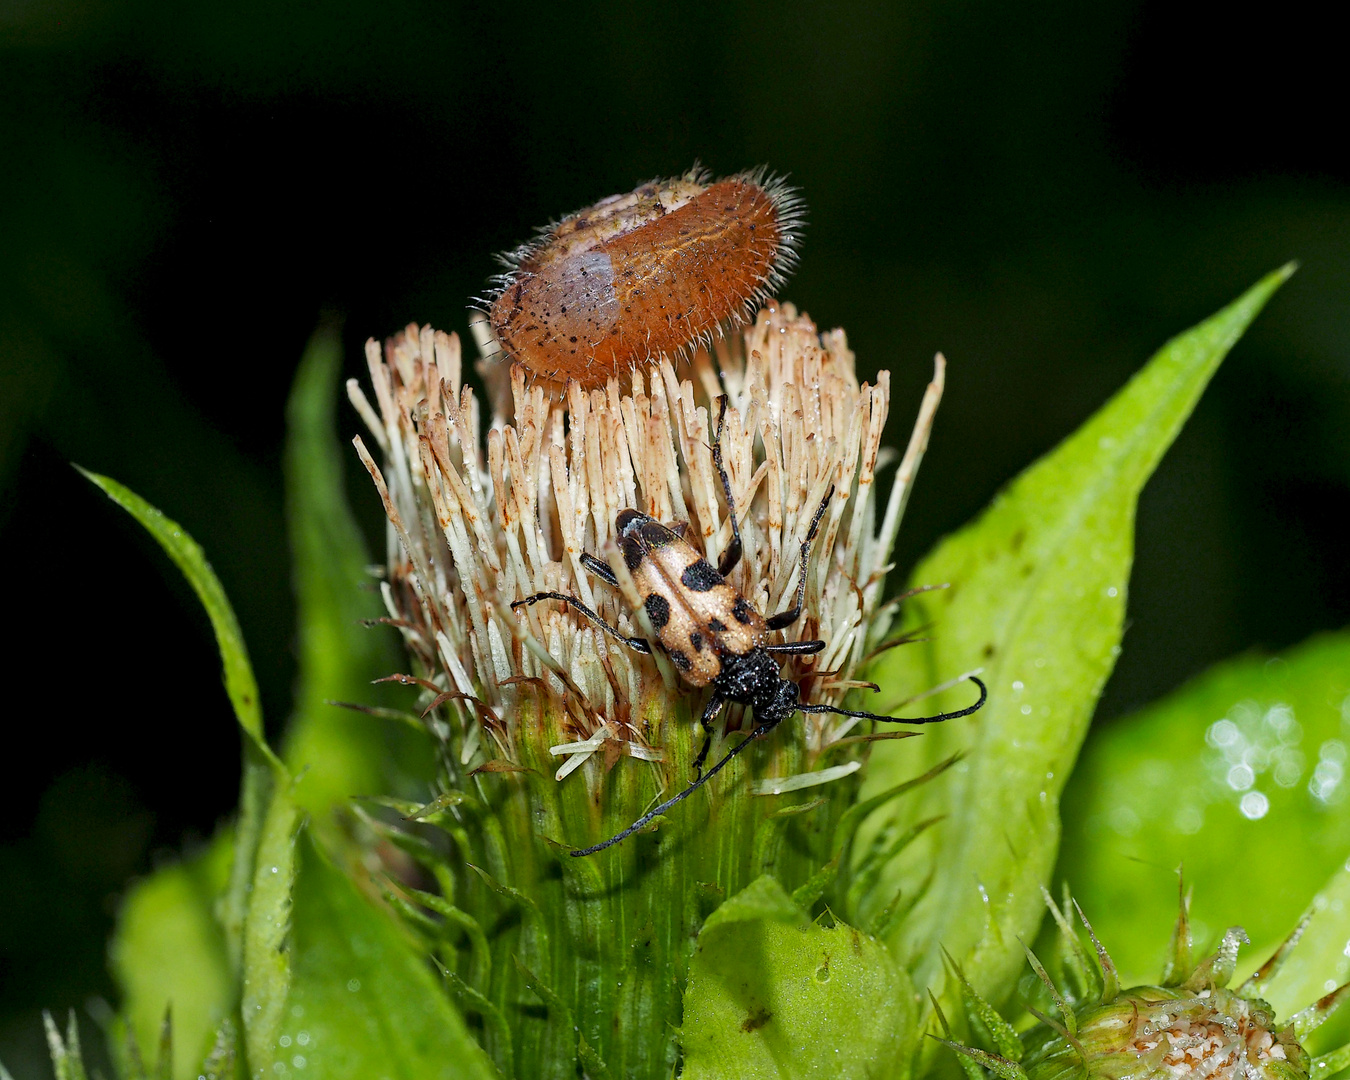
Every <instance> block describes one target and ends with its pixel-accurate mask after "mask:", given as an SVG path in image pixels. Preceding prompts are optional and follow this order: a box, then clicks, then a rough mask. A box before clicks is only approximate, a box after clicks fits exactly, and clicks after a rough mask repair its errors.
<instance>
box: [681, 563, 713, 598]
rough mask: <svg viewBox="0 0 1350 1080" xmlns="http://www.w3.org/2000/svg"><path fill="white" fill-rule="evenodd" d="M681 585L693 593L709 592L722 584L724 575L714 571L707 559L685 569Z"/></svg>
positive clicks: (691, 564)
mask: <svg viewBox="0 0 1350 1080" xmlns="http://www.w3.org/2000/svg"><path fill="white" fill-rule="evenodd" d="M680 584H682V585H683V586H684V587H685V588H686V589H689V590H691V591H693V592H707V591H708V590H709V589H711V588H712V587H713V586H714V585H721V584H722V575H721V574H719V573H718V572H717V571H716V570H714V569H713V566H712V563H710V562H709V561H708V560H707V559H699V560H698V561H697V562H691V563H690V564H689V565H688V566H686V567H685V568H684V573H683V574H681V575H680Z"/></svg>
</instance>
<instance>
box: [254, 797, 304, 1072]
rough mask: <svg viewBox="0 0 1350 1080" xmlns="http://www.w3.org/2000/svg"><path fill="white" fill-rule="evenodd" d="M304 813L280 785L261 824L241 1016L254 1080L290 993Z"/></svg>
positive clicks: (269, 1054) (270, 1050)
mask: <svg viewBox="0 0 1350 1080" xmlns="http://www.w3.org/2000/svg"><path fill="white" fill-rule="evenodd" d="M299 822H300V810H299V807H297V806H296V805H295V801H294V799H292V798H291V794H290V790H289V788H288V787H283V786H281V785H280V784H278V785H277V786H276V789H275V791H274V792H273V794H272V800H271V803H270V805H269V806H268V808H267V814H266V816H265V817H264V819H263V824H262V829H261V832H260V834H259V837H258V857H257V862H256V864H255V866H254V868H253V883H252V887H251V888H250V890H249V894H248V913H247V917H246V918H245V920H244V951H243V974H242V977H241V979H240V1002H239V1010H240V1015H241V1016H242V1018H243V1021H244V1049H245V1052H246V1054H247V1058H248V1063H249V1066H250V1068H251V1069H252V1071H253V1072H254V1074H255V1075H256V1074H257V1072H258V1070H260V1069H270V1068H271V1067H272V1066H273V1064H274V1063H275V1060H276V1059H275V1058H274V1057H273V1054H274V1052H275V1048H276V1040H277V1034H278V1032H279V1031H280V1029H281V1024H282V1020H283V1017H284V1015H285V1006H286V996H287V994H288V993H289V991H290V987H291V975H292V959H293V958H292V955H291V949H292V943H291V904H292V889H293V887H294V884H295V872H296V867H295V849H296V833H297V830H298V828H299Z"/></svg>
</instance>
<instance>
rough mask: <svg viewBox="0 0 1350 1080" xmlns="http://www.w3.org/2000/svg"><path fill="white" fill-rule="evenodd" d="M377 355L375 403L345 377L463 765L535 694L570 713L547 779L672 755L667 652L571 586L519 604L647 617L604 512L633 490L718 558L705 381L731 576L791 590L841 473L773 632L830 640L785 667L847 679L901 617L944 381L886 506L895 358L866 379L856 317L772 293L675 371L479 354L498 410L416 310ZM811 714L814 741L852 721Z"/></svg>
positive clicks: (782, 595) (810, 679)
mask: <svg viewBox="0 0 1350 1080" xmlns="http://www.w3.org/2000/svg"><path fill="white" fill-rule="evenodd" d="M478 326H479V327H482V326H483V324H481V323H480V324H478ZM367 358H368V361H369V364H370V374H371V382H372V385H373V388H374V392H375V405H374V406H372V405H371V403H370V402H369V401H368V399H367V398H366V397H365V395H364V394H363V392H362V390H361V389H360V387H359V385H357V384H356V383H355V382H354V381H353V383H352V384H350V385H349V392H350V394H351V397H352V400H353V402H354V403H355V405H356V407H357V408H358V410H360V412H361V413H362V415H363V417H364V418H365V420H366V422H367V424H368V426H369V428H370V431H371V434H372V436H373V438H374V439H375V441H376V443H377V444H378V447H379V449H380V451H381V452H382V453H383V456H384V465H383V467H381V466H380V465H377V464H376V462H375V460H374V459H373V457H372V456H371V454H370V453H369V452H368V450H367V449H366V447H365V446H364V444H363V443H362V442H361V440H359V439H358V440H357V447H358V451H359V453H360V454H361V456H362V460H363V462H364V463H365V465H366V468H367V469H368V470H369V471H370V473H371V475H372V477H373V478H374V480H375V483H376V485H377V487H378V488H379V491H380V496H381V498H382V499H383V500H384V506H385V510H386V513H387V514H388V517H389V522H390V533H391V535H390V544H389V552H390V558H389V567H388V579H387V581H386V582H385V584H384V593H385V599H386V604H387V605H388V608H389V615H390V618H391V619H392V620H393V621H394V623H395V624H396V625H397V626H399V628H400V629H401V630H402V633H403V636H404V639H405V641H406V643H407V645H408V647H409V649H410V651H411V653H412V655H413V656H414V658H415V660H416V663H417V666H418V668H419V671H418V676H419V677H421V678H423V679H425V680H426V681H427V682H428V683H430V684H433V685H434V686H435V688H436V690H435V697H436V700H437V704H438V705H441V704H448V705H449V706H450V711H451V715H452V717H453V719H452V720H451V721H450V722H448V723H446V722H444V721H440V722H437V721H433V723H434V724H436V725H437V726H436V728H435V730H436V731H437V733H438V734H439V735H440V736H441V737H442V738H443V740H444V741H445V742H446V744H447V746H449V747H452V748H453V751H454V756H455V758H456V759H457V761H458V764H459V766H461V767H472V766H475V765H477V766H482V765H483V764H484V763H487V762H503V763H519V762H520V755H521V752H522V750H521V745H520V740H521V737H522V731H521V720H522V718H523V717H525V716H527V715H530V716H533V715H536V713H535V710H534V708H533V705H534V704H537V703H538V701H539V697H540V696H541V695H542V697H543V698H544V699H545V702H546V704H547V705H548V706H550V708H548V709H546V710H545V711H546V712H547V713H549V715H550V718H551V720H552V721H553V722H556V726H557V731H556V739H557V741H556V743H555V744H554V748H553V754H554V755H555V756H557V757H559V758H560V759H561V760H560V762H559V767H558V768H557V770H556V778H557V779H558V780H564V779H565V778H566V777H567V776H568V774H570V773H571V772H573V771H574V770H576V769H577V768H578V767H580V766H581V765H582V764H583V763H584V762H585V761H587V760H589V759H591V758H592V757H593V756H595V755H599V756H600V758H601V759H602V760H603V761H604V762H605V763H606V764H607V765H608V766H613V765H614V764H615V762H616V761H617V760H618V758H620V757H629V758H635V759H638V760H640V761H648V762H662V761H667V760H668V756H667V755H666V753H665V748H664V746H663V726H664V725H663V718H664V717H665V716H667V715H668V714H669V712H670V710H671V706H672V705H673V703H675V702H676V701H679V700H680V699H682V698H684V697H687V696H688V695H687V691H686V688H684V687H682V686H681V684H680V682H679V679H678V676H677V673H676V672H674V671H673V670H672V669H671V668H670V667H669V665H668V664H665V663H664V662H663V659H662V657H661V656H660V653H659V651H658V653H657V654H656V655H655V656H648V655H643V654H641V653H638V652H635V651H633V650H632V649H630V648H627V647H625V646H623V645H622V644H621V643H619V642H616V641H615V640H614V639H613V638H612V637H608V636H607V635H606V634H605V633H604V632H603V631H602V630H601V629H600V628H599V627H597V626H596V625H595V623H594V622H592V621H591V620H589V619H587V618H585V617H584V616H582V615H580V614H578V613H577V612H576V611H574V610H572V609H570V608H568V607H567V606H565V605H561V604H555V605H544V604H540V605H538V606H535V607H531V608H529V609H522V610H520V611H517V612H513V611H512V610H511V607H510V605H511V603H512V602H514V601H518V600H521V599H523V598H524V597H526V596H528V595H532V594H535V593H540V592H560V593H565V594H569V595H573V596H576V597H577V598H579V599H580V600H581V601H583V602H584V603H585V604H586V605H587V606H588V607H589V608H590V609H591V610H592V611H594V612H595V613H596V614H597V615H598V616H599V617H600V618H601V619H603V620H604V621H605V622H607V623H608V624H610V625H611V626H613V627H615V628H617V629H618V630H619V631H620V632H621V633H623V634H624V635H629V636H636V637H643V638H646V639H648V640H655V637H654V635H653V633H652V628H651V627H650V625H649V624H646V620H645V616H644V615H643V613H642V604H641V598H640V597H638V596H637V595H636V593H635V592H634V590H633V587H632V582H631V577H630V575H628V574H627V573H626V572H625V568H624V567H623V566H622V561H621V560H617V561H616V560H615V558H614V557H615V555H616V549H615V546H614V540H615V525H614V522H615V517H616V516H617V515H618V513H619V511H621V510H623V509H624V508H628V507H631V508H635V509H637V510H640V511H641V512H643V513H645V514H648V515H651V516H652V517H655V518H657V519H659V520H661V521H665V522H682V523H687V526H688V528H687V532H686V534H685V535H686V538H687V539H688V540H689V541H690V542H691V543H692V544H693V545H694V546H695V547H696V548H697V549H698V550H699V551H700V552H702V553H703V554H704V555H705V556H706V557H707V558H708V559H709V560H710V561H711V562H713V563H714V564H716V562H717V560H718V556H719V554H720V552H721V551H722V550H723V549H724V548H725V546H726V545H727V543H728V541H729V540H730V537H731V529H730V523H729V522H728V521H727V519H726V514H725V507H724V505H723V504H722V501H721V500H720V496H721V486H720V482H719V479H718V476H717V473H716V470H715V467H714V463H713V454H712V443H713V441H714V424H715V409H714V407H713V405H712V403H713V402H714V401H715V400H716V399H717V398H718V397H720V396H721V395H723V394H726V395H727V396H728V397H729V399H730V407H729V409H728V412H727V424H726V428H725V431H724V432H723V435H722V453H723V458H724V461H725V465H726V469H727V473H728V475H729V479H730V484H731V489H732V492H733V494H734V496H735V505H736V508H737V512H738V515H739V517H740V527H741V534H742V537H743V540H744V550H745V555H744V557H743V558H742V560H741V562H740V564H739V566H738V567H737V568H736V569H735V571H734V572H733V573H732V576H731V577H730V579H729V580H730V582H731V584H732V585H733V586H734V587H735V588H736V589H737V590H739V592H740V593H741V595H743V596H744V597H745V598H746V599H747V601H749V603H750V604H751V605H752V606H754V607H755V608H757V609H758V610H759V611H761V612H770V611H776V610H779V609H780V608H782V607H784V606H790V598H791V596H792V594H793V592H794V591H795V589H796V587H797V575H798V573H799V566H798V557H797V556H798V552H799V550H800V547H801V543H802V541H803V540H804V539H805V538H806V534H807V531H808V529H809V527H810V522H811V518H812V515H813V513H814V511H815V510H816V508H817V506H818V505H819V504H820V503H821V501H822V498H823V497H824V495H825V493H826V491H827V490H828V489H829V488H830V487H831V486H833V488H834V491H835V495H834V497H833V498H832V499H831V500H830V503H829V506H828V509H827V511H826V515H825V517H824V519H823V521H822V522H821V526H820V531H819V535H818V538H817V540H816V542H815V545H814V547H815V556H814V558H813V560H812V565H811V566H810V567H809V569H808V581H807V589H806V608H805V613H804V615H803V617H802V618H801V619H800V620H799V621H798V622H797V623H795V624H794V625H793V626H791V627H788V628H787V629H786V630H785V631H783V633H784V635H785V639H786V640H797V639H809V638H815V637H819V638H822V639H824V640H825V641H826V642H827V648H826V649H825V651H823V652H822V653H820V654H819V655H817V656H815V657H807V658H801V659H800V660H799V661H797V662H795V666H794V668H793V669H792V670H791V672H790V673H789V674H790V676H791V677H793V678H794V679H800V680H801V688H802V694H803V700H811V701H817V702H819V701H826V702H830V703H838V702H839V701H840V700H841V699H842V697H843V695H844V694H845V693H847V692H848V691H849V690H850V689H852V688H853V687H854V686H856V685H857V684H856V683H855V682H854V681H853V679H852V675H853V672H854V670H855V669H856V668H857V666H858V665H859V663H860V661H861V660H862V658H863V657H864V655H865V654H866V652H867V650H868V649H869V648H870V647H871V645H873V644H875V643H876V641H877V640H878V638H879V637H880V636H881V634H883V633H884V630H885V628H886V625H887V622H888V619H887V618H886V616H885V613H882V617H881V618H878V617H877V616H878V609H879V607H880V606H881V605H880V600H881V598H882V589H883V585H884V582H885V577H886V572H887V570H888V568H889V566H888V561H889V553H890V549H891V546H892V543H893V540H894V537H895V533H896V529H897V528H898V526H899V521H900V516H901V513H902V511H903V509H904V504H905V500H906V496H907V494H908V491H909V486H910V484H911V482H912V480H913V476H914V471H915V469H916V468H917V465H918V462H919V458H920V456H921V455H922V452H923V448H924V444H925V443H926V438H927V430H928V425H929V424H930V423H931V420H932V414H933V410H934V408H935V407H936V404H937V398H938V395H939V394H940V390H941V385H942V362H941V359H940V358H939V361H938V367H937V374H936V376H935V380H934V383H933V386H932V387H931V388H930V394H929V399H928V400H927V401H926V403H925V408H924V411H923V415H922V416H921V419H920V424H919V427H918V428H917V429H916V431H915V434H914V438H913V439H912V440H911V444H910V452H909V454H908V455H907V456H906V459H905V461H904V462H903V464H902V467H901V469H900V470H899V472H898V474H897V476H896V478H895V480H894V482H893V483H892V485H891V488H890V492H889V496H888V497H887V500H886V502H885V506H884V509H880V508H879V505H878V498H877V495H876V492H875V490H874V489H875V486H876V483H877V473H878V468H879V466H881V465H883V464H884V463H885V457H884V452H883V449H882V446H881V438H882V433H883V429H884V427H885V422H886V416H887V411H888V407H889V397H890V380H889V376H888V373H886V372H882V373H881V374H880V376H879V378H878V380H877V384H876V385H875V386H869V385H867V384H866V383H863V384H861V385H860V384H859V382H858V379H857V375H856V372H855V365H854V357H853V353H852V352H851V351H850V350H849V348H848V345H847V343H846V341H845V338H844V334H843V332H842V331H834V332H832V333H829V334H825V335H823V336H822V335H819V334H818V333H817V331H816V328H815V326H814V325H813V324H812V323H811V322H810V320H809V319H807V318H806V317H805V316H802V315H799V314H798V313H797V312H796V311H794V310H793V309H792V307H791V306H787V305H784V306H782V307H779V306H770V307H768V308H765V309H764V310H762V311H761V313H760V315H759V318H758V319H757V321H756V322H755V323H754V325H753V326H752V327H751V328H750V329H749V330H748V331H747V332H746V333H745V335H744V338H743V340H741V341H738V342H737V343H735V345H734V346H733V345H730V344H727V343H724V342H722V343H719V348H718V349H717V352H716V354H715V355H710V354H709V353H708V352H706V351H699V352H698V353H697V354H696V355H695V357H694V360H693V363H692V365H691V373H690V374H691V377H689V378H685V379H683V380H681V379H679V378H677V376H676V372H675V370H674V368H673V367H672V366H671V364H670V362H669V361H666V362H662V363H661V364H660V365H659V366H656V365H653V366H651V367H649V368H647V369H645V370H638V371H636V372H634V374H633V375H632V378H631V385H629V386H624V387H621V386H620V382H619V380H618V379H617V378H611V379H610V380H609V382H608V385H607V386H606V387H605V388H604V389H603V390H591V391H585V390H582V389H581V388H579V387H578V386H576V385H575V384H571V385H569V387H568V390H567V392H566V394H565V395H564V396H563V397H562V398H561V399H555V398H554V397H552V396H551V395H550V394H549V393H548V392H547V391H546V389H545V388H543V387H541V386H538V385H530V384H529V383H528V382H527V379H526V373H525V371H524V370H523V369H522V368H520V367H519V366H516V367H512V368H510V369H505V368H502V367H500V366H483V367H482V368H481V370H482V372H483V375H484V378H485V381H486V382H487V383H488V385H489V387H490V390H491V399H492V400H491V402H490V405H489V406H488V408H486V409H485V408H484V406H483V405H482V404H481V403H480V401H479V398H478V395H477V394H475V393H474V391H473V389H472V388H471V387H469V386H467V385H465V383H464V380H463V361H462V356H461V348H460V342H459V339H458V338H457V337H456V336H455V335H453V334H451V335H447V334H443V333H439V332H436V331H432V330H431V329H430V328H422V329H418V328H417V327H409V328H408V329H407V330H406V331H405V332H404V333H402V334H400V335H398V336H397V337H395V338H394V339H393V340H392V341H390V342H389V343H388V344H387V345H386V347H385V348H384V349H383V350H381V349H379V348H378V347H377V346H376V345H375V344H374V343H373V342H372V343H371V344H370V345H369V346H368V354H367ZM625 381H627V380H625ZM584 553H592V554H594V555H595V556H596V557H597V558H599V559H600V560H601V561H602V562H603V561H609V562H610V563H611V565H612V566H613V569H614V570H615V572H616V574H617V576H618V578H619V582H620V587H619V588H618V589H617V590H616V589H613V588H610V587H607V586H606V585H605V584H604V583H602V582H599V581H597V579H596V578H595V576H594V575H593V574H591V573H589V572H588V571H587V570H586V569H585V568H584V566H583V564H582V561H581V560H582V555H583V554H584ZM527 702H528V703H530V705H529V706H526V704H525V703H527ZM803 722H804V724H805V737H804V739H803V740H802V743H803V745H804V747H805V748H806V750H807V753H808V759H809V758H810V757H813V756H818V755H819V754H820V753H821V752H823V751H824V750H825V749H826V748H827V747H828V746H829V745H830V744H831V743H832V742H835V741H837V740H838V739H839V738H840V737H842V736H843V735H844V734H846V733H847V731H848V730H849V729H850V728H851V727H852V726H853V724H854V723H855V721H853V720H849V719H841V718H834V717H826V716H819V715H817V716H808V717H804V718H803ZM586 782H589V783H592V784H597V783H599V782H600V775H599V773H595V774H593V775H592V776H591V777H590V779H589V780H588V781H586Z"/></svg>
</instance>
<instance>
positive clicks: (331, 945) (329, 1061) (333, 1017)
mask: <svg viewBox="0 0 1350 1080" xmlns="http://www.w3.org/2000/svg"><path fill="white" fill-rule="evenodd" d="M297 847H298V849H299V853H300V858H299V868H298V873H297V877H296V882H295V893H294V909H293V912H292V918H291V922H292V931H291V932H292V942H291V952H292V981H291V987H290V995H289V998H288V1000H287V1006H286V1010H285V1017H284V1024H283V1026H282V1028H281V1029H280V1031H279V1033H278V1038H277V1042H276V1049H275V1060H276V1061H277V1062H279V1063H281V1064H282V1065H283V1068H282V1069H279V1070H276V1071H277V1072H278V1073H280V1072H283V1071H289V1070H295V1072H300V1070H302V1069H303V1072H302V1073H301V1075H313V1076H351V1077H388V1078H390V1080H434V1078H443V1080H495V1078H496V1075H497V1074H496V1071H495V1070H494V1069H493V1067H492V1065H491V1063H490V1062H489V1060H488V1058H487V1056H486V1055H485V1054H484V1053H483V1051H482V1050H481V1049H480V1048H479V1046H478V1044H477V1043H475V1042H474V1041H473V1039H472V1038H471V1037H470V1035H469V1033H468V1031H467V1029H466V1028H465V1026H464V1022H463V1020H462V1019H460V1017H459V1014H458V1013H456V1012H455V1010H454V1008H453V1007H452V1006H451V1005H450V1003H449V1000H448V999H447V998H446V995H445V992H444V991H443V990H442V989H441V987H440V986H438V985H437V980H436V977H435V976H434V975H433V973H432V971H431V969H430V967H429V965H428V964H427V963H426V960H425V958H424V957H422V956H419V955H418V954H417V953H416V951H415V950H414V949H413V948H412V947H411V946H410V945H409V944H408V942H407V940H406V938H404V936H403V935H402V933H401V932H400V930H399V929H398V927H397V926H396V925H395V923H394V920H393V919H392V917H391V916H390V915H388V914H387V913H385V912H383V911H381V910H379V909H378V908H376V907H375V906H374V905H373V904H372V902H371V901H369V900H367V899H366V898H365V897H364V896H362V895H361V894H360V892H358V891H357V889H356V887H355V886H354V885H353V884H352V883H351V881H349V880H348V879H347V877H346V876H345V875H344V874H343V873H341V872H340V871H339V870H337V869H336V868H334V867H333V866H332V865H331V864H329V862H328V861H327V860H326V859H325V858H324V856H323V855H322V854H321V853H320V852H319V851H318V850H317V848H316V847H315V846H314V844H313V843H312V842H311V841H310V840H309V838H308V836H307V835H302V837H301V839H300V841H299V843H298V845H297ZM250 1061H251V1064H252V1065H253V1066H254V1068H255V1069H256V1067H257V1063H256V1062H255V1061H252V1059H250ZM291 1074H292V1075H294V1073H291Z"/></svg>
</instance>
